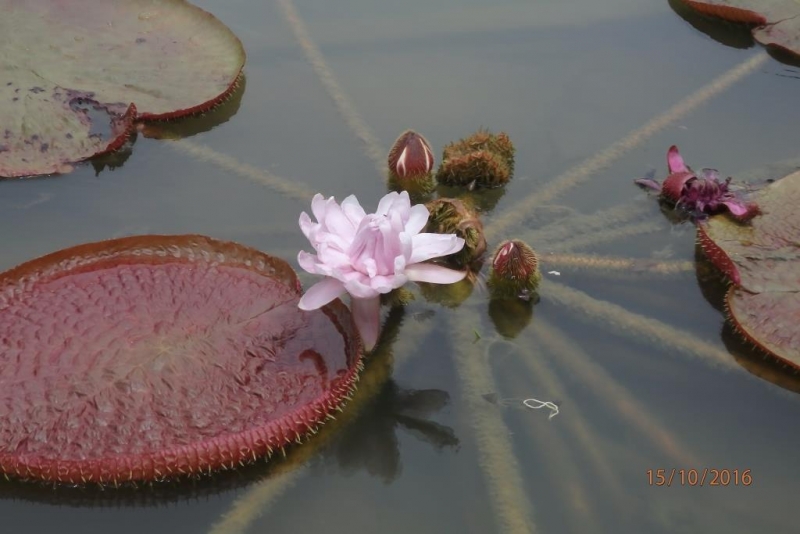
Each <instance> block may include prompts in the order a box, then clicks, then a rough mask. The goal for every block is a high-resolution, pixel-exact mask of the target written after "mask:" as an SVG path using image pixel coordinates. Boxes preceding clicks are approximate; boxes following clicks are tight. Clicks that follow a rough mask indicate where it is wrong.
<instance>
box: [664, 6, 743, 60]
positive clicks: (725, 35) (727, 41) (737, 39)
mask: <svg viewBox="0 0 800 534" xmlns="http://www.w3.org/2000/svg"><path fill="white" fill-rule="evenodd" d="M669 7H671V8H672V10H673V11H674V12H675V13H676V14H677V15H678V16H679V17H680V18H682V19H683V20H685V21H686V22H688V23H689V24H691V25H692V27H693V28H694V29H696V30H699V31H701V32H703V33H704V34H706V35H708V36H709V37H711V38H712V39H714V40H715V41H717V42H718V43H722V44H724V45H725V46H730V47H732V48H740V49H745V48H752V47H753V46H755V44H756V42H755V40H754V39H753V35H752V34H751V33H750V27H749V26H747V25H745V24H734V23H732V22H727V21H724V20H722V19H718V18H714V17H709V16H706V15H702V14H700V13H698V12H697V11H695V10H694V9H692V8H690V7H688V6H687V5H686V4H685V3H684V2H682V1H681V0H669Z"/></svg>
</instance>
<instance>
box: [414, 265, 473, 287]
mask: <svg viewBox="0 0 800 534" xmlns="http://www.w3.org/2000/svg"><path fill="white" fill-rule="evenodd" d="M406 276H408V279H409V280H413V281H415V282H430V283H432V284H453V283H455V282H460V281H461V280H463V279H464V277H466V276H467V271H455V270H453V269H448V268H447V267H442V266H441V265H434V264H432V263H417V264H415V265H409V266H408V267H406Z"/></svg>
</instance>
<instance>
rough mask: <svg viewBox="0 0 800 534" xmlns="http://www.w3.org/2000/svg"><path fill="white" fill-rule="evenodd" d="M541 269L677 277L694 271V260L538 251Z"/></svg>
mask: <svg viewBox="0 0 800 534" xmlns="http://www.w3.org/2000/svg"><path fill="white" fill-rule="evenodd" d="M539 261H541V262H542V271H545V272H546V271H547V270H548V269H552V268H555V269H573V270H576V271H588V270H591V271H592V274H597V273H604V272H605V273H608V274H611V275H613V274H625V275H628V276H630V275H652V276H657V277H669V276H681V275H686V274H693V273H694V272H695V264H694V262H691V261H688V260H651V259H648V258H619V257H614V256H600V255H597V254H557V253H553V254H546V253H545V254H541V255H540V256H539Z"/></svg>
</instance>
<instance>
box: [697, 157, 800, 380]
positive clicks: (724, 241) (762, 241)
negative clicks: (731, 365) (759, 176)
mask: <svg viewBox="0 0 800 534" xmlns="http://www.w3.org/2000/svg"><path fill="white" fill-rule="evenodd" d="M753 199H754V200H755V201H756V202H757V203H758V205H759V207H760V208H761V211H762V213H763V214H762V215H760V216H757V217H755V218H754V219H753V220H752V224H747V225H744V224H739V223H737V222H736V221H734V220H732V219H730V218H729V217H727V216H724V215H717V216H715V217H712V218H711V219H709V220H708V222H707V223H705V224H699V225H698V237H699V240H700V244H701V246H702V247H703V250H704V251H705V253H706V255H707V256H708V257H709V258H710V259H711V260H712V261H713V262H714V264H716V265H717V267H719V268H720V269H721V270H722V271H723V272H724V273H725V274H726V275H727V276H728V277H729V278H730V279H731V280H732V281H733V282H734V284H735V286H734V287H732V288H731V289H730V290H729V291H728V295H727V297H726V299H727V305H728V311H729V313H730V318H731V321H732V322H733V324H734V326H736V328H737V330H739V331H740V332H741V333H742V334H743V335H744V336H745V337H746V338H748V339H749V340H750V341H752V342H753V343H755V344H756V345H758V346H759V347H761V348H762V349H764V350H765V351H767V352H769V353H771V354H773V355H774V356H776V357H777V358H779V359H781V360H783V361H784V362H785V363H788V364H790V365H792V366H794V367H797V368H800V212H798V211H797V207H798V206H800V172H797V173H794V174H791V175H789V176H786V177H785V178H782V179H780V180H778V181H776V182H775V183H773V184H771V185H769V186H768V187H765V188H764V189H762V190H761V191H759V192H757V193H756V194H755V195H754V196H753Z"/></svg>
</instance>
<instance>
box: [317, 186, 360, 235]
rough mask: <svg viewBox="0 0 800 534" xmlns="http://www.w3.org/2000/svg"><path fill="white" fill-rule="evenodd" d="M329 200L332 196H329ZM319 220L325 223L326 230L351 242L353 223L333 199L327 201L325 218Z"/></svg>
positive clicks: (354, 228)
mask: <svg viewBox="0 0 800 534" xmlns="http://www.w3.org/2000/svg"><path fill="white" fill-rule="evenodd" d="M330 200H333V197H331V199H330ZM320 222H321V223H322V224H324V225H325V228H326V229H327V230H328V232H330V233H331V234H333V235H335V236H338V237H339V238H341V239H342V240H344V241H345V242H347V243H350V242H352V241H353V237H355V235H356V226H354V225H353V223H352V221H351V220H350V218H348V217H347V216H346V215H345V213H344V211H342V208H341V206H339V204H337V203H336V202H335V201H333V202H330V201H329V202H328V204H327V208H326V211H325V220H321V221H320Z"/></svg>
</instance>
